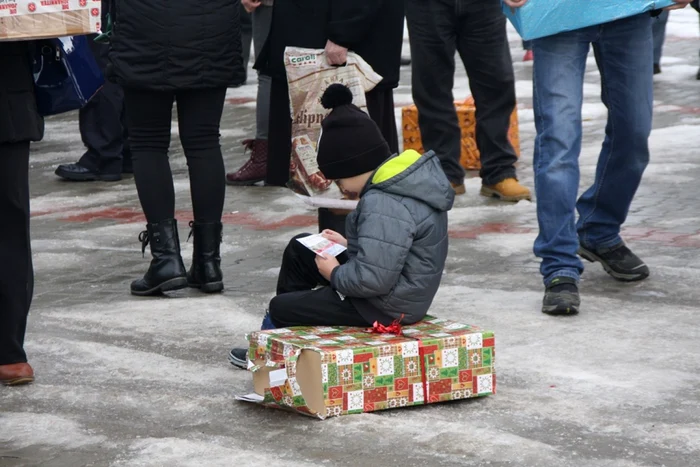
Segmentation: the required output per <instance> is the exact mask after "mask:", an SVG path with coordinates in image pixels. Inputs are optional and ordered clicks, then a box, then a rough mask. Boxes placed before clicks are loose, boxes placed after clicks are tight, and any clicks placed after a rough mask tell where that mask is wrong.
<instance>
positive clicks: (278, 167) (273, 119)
mask: <svg viewBox="0 0 700 467" xmlns="http://www.w3.org/2000/svg"><path fill="white" fill-rule="evenodd" d="M269 132H270V139H269V142H268V156H267V171H266V172H267V173H266V176H265V184H267V185H273V186H286V185H287V182H288V181H289V162H290V158H291V155H292V117H291V116H290V114H289V89H288V87H287V80H284V79H276V78H272V84H271V86H270V125H269Z"/></svg>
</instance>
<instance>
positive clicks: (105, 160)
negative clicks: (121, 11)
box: [55, 0, 133, 182]
mask: <svg viewBox="0 0 700 467" xmlns="http://www.w3.org/2000/svg"><path fill="white" fill-rule="evenodd" d="M110 7H111V2H110V1H107V0H103V1H102V24H104V25H107V24H108V19H107V18H108V17H109V14H110ZM96 37H97V35H89V36H88V43H89V44H90V49H91V51H92V54H93V56H94V57H95V60H96V61H97V64H98V65H99V67H100V69H101V70H102V73H105V72H106V69H107V65H108V63H109V45H107V44H101V43H97V42H95V41H94V39H95V38H96ZM78 122H79V128H80V137H81V139H82V140H83V144H84V145H85V147H86V148H87V151H85V154H83V156H82V157H81V158H80V160H79V161H78V162H76V163H74V164H61V165H59V166H58V167H57V168H56V172H55V173H56V175H58V176H59V177H61V178H63V179H64V180H69V181H73V182H87V181H95V180H101V181H103V182H116V181H119V180H121V179H122V174H128V173H132V172H133V169H132V165H131V152H130V150H129V139H128V132H127V130H126V114H125V111H124V92H123V90H122V88H121V86H119V85H118V84H115V83H111V82H109V81H105V83H104V85H103V86H102V88H101V89H100V90H99V91H98V92H97V94H96V95H95V96H93V97H92V98H91V99H90V100H89V101H88V103H87V104H85V106H84V107H83V108H81V109H80V111H79V113H78Z"/></svg>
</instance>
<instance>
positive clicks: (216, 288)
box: [187, 282, 224, 293]
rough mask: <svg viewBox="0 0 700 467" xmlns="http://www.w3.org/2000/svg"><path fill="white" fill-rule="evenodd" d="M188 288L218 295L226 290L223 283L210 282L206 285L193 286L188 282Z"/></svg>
mask: <svg viewBox="0 0 700 467" xmlns="http://www.w3.org/2000/svg"><path fill="white" fill-rule="evenodd" d="M187 286H188V287H191V288H193V289H198V290H201V291H202V292H204V293H217V292H221V291H223V290H224V283H223V282H208V283H206V284H193V283H191V282H188V283H187Z"/></svg>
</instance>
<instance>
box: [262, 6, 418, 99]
mask: <svg viewBox="0 0 700 467" xmlns="http://www.w3.org/2000/svg"><path fill="white" fill-rule="evenodd" d="M403 20H404V0H275V3H274V6H273V12H272V27H271V28H270V35H269V36H268V39H267V42H266V43H265V47H264V48H263V51H262V52H261V54H260V56H259V57H258V60H257V62H256V68H257V69H259V70H261V71H262V72H264V73H266V74H269V75H271V76H273V77H276V78H278V79H285V76H286V74H285V70H284V49H285V47H307V48H313V49H322V48H324V47H325V46H326V41H327V40H328V39H330V40H331V41H333V42H335V43H336V44H338V45H342V46H343V47H347V48H348V49H350V50H351V51H353V52H356V53H357V54H358V55H360V56H361V57H362V58H364V59H365V61H366V62H367V63H369V65H370V66H371V67H372V68H373V69H374V71H376V72H377V73H379V74H380V75H382V77H384V80H383V81H382V82H381V83H380V84H379V87H381V88H395V87H396V86H398V84H399V71H400V67H401V46H402V45H403V24H404V22H403Z"/></svg>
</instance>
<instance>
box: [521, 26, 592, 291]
mask: <svg viewBox="0 0 700 467" xmlns="http://www.w3.org/2000/svg"><path fill="white" fill-rule="evenodd" d="M596 32H597V29H596V28H586V29H582V30H578V31H573V32H567V33H562V34H557V35H554V36H549V37H544V38H541V39H535V40H534V41H533V51H534V53H535V56H536V57H537V59H536V60H535V63H534V65H533V83H534V96H533V97H534V113H535V126H536V128H537V137H536V138H535V154H534V161H533V166H534V170H535V190H536V193H537V220H538V223H539V235H538V236H537V239H536V240H535V246H534V252H535V255H536V256H537V257H539V258H541V259H542V263H541V265H540V272H541V273H542V276H543V278H544V283H545V285H549V283H550V282H551V281H552V280H553V279H555V278H560V277H567V278H570V279H572V280H574V281H578V280H579V276H580V274H581V272H582V271H583V264H582V263H581V260H580V259H579V257H578V255H577V250H578V236H577V234H576V225H575V210H576V196H577V194H578V186H579V165H578V158H579V154H580V152H581V137H582V128H581V106H582V105H583V77H584V73H585V69H586V57H587V54H588V50H589V47H590V41H591V40H592V39H593V38H594V37H595V35H596Z"/></svg>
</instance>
